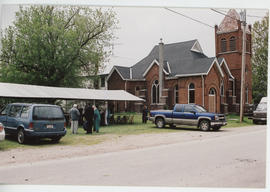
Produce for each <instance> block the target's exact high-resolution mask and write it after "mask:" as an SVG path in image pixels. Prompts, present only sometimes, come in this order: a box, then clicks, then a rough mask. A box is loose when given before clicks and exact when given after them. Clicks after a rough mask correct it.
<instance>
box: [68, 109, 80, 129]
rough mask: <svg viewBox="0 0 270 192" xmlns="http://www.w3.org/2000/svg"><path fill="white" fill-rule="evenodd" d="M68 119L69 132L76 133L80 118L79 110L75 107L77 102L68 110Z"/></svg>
mask: <svg viewBox="0 0 270 192" xmlns="http://www.w3.org/2000/svg"><path fill="white" fill-rule="evenodd" d="M69 114H70V120H71V133H72V134H77V132H78V122H79V118H80V112H79V110H78V109H77V104H74V105H73V107H72V108H71V109H70V111H69Z"/></svg>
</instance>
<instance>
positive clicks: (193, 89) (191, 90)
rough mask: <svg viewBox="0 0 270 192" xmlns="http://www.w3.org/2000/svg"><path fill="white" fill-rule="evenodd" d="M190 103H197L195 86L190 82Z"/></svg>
mask: <svg viewBox="0 0 270 192" xmlns="http://www.w3.org/2000/svg"><path fill="white" fill-rule="evenodd" d="M188 103H195V86H194V83H190V84H189V86H188Z"/></svg>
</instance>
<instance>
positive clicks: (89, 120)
mask: <svg viewBox="0 0 270 192" xmlns="http://www.w3.org/2000/svg"><path fill="white" fill-rule="evenodd" d="M84 118H85V120H86V125H85V126H86V134H92V127H93V119H94V110H93V108H92V107H91V106H90V104H89V103H88V104H87V105H86V107H85V112H84Z"/></svg>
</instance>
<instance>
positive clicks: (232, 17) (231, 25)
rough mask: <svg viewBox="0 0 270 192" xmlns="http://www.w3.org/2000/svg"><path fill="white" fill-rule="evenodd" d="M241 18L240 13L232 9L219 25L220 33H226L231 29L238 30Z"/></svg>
mask: <svg viewBox="0 0 270 192" xmlns="http://www.w3.org/2000/svg"><path fill="white" fill-rule="evenodd" d="M237 20H240V15H239V14H238V13H237V11H236V10H235V9H230V10H229V11H228V13H227V14H226V16H225V17H224V19H223V20H222V22H221V23H220V25H219V26H218V30H217V32H218V33H226V32H230V31H236V30H238V22H237Z"/></svg>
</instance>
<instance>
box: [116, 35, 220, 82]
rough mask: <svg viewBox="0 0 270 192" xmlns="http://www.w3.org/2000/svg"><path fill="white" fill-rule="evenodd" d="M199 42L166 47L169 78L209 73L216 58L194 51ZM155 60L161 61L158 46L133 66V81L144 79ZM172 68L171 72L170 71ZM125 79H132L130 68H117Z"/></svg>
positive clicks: (165, 57)
mask: <svg viewBox="0 0 270 192" xmlns="http://www.w3.org/2000/svg"><path fill="white" fill-rule="evenodd" d="M196 42H197V40H191V41H186V42H180V43H172V44H165V45H164V69H165V71H166V72H168V73H169V72H170V71H171V73H169V75H168V77H175V76H182V75H183V76H184V75H196V74H201V73H207V72H208V71H209V68H210V67H211V64H212V63H213V61H214V59H215V57H212V58H208V57H207V56H206V55H204V54H203V53H199V52H196V51H192V50H191V49H192V47H193V45H194V44H195V43H196ZM154 60H157V61H158V60H159V46H158V45H156V46H155V47H154V48H153V49H152V50H151V52H150V53H149V55H148V56H146V57H145V58H143V59H142V60H141V61H139V62H138V63H136V64H135V65H133V66H132V79H144V77H143V74H144V73H145V71H146V70H147V68H148V67H149V66H150V65H151V63H152V62H153V61H154ZM168 65H169V67H170V71H169V69H168ZM115 67H116V68H117V69H118V71H119V72H120V73H121V75H122V76H123V77H124V78H125V79H129V78H130V70H129V67H119V66H115Z"/></svg>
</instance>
